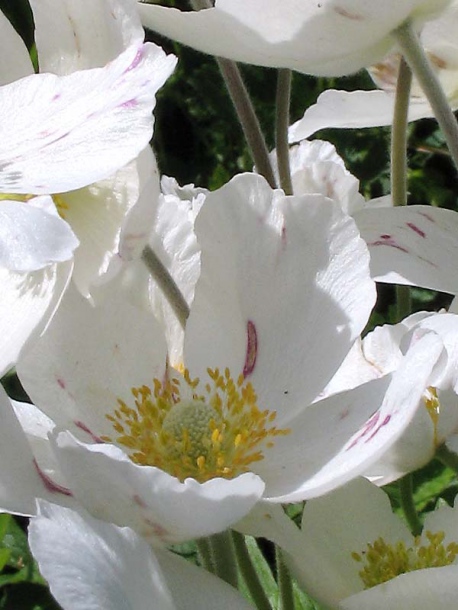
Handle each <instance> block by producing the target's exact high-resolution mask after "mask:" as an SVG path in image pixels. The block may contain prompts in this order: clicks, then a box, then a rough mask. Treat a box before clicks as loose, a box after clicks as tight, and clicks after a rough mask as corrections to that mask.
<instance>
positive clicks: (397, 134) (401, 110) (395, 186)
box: [391, 57, 412, 321]
mask: <svg viewBox="0 0 458 610" xmlns="http://www.w3.org/2000/svg"><path fill="white" fill-rule="evenodd" d="M411 84H412V71H411V69H410V68H409V65H408V64H407V62H406V61H405V59H404V58H403V57H401V61H400V63H399V73H398V80H397V84H396V96H395V102H394V114H393V126H392V129H391V197H392V199H393V205H394V206H402V205H407V130H408V125H409V122H408V117H409V101H410V88H411ZM396 308H397V321H400V320H403V319H404V318H405V317H407V316H408V315H409V314H410V313H411V311H412V300H411V295H410V288H409V286H400V285H398V286H396Z"/></svg>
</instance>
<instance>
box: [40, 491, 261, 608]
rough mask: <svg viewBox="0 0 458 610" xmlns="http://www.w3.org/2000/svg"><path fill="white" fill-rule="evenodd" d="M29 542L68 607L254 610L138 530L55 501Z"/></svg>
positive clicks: (230, 589)
mask: <svg viewBox="0 0 458 610" xmlns="http://www.w3.org/2000/svg"><path fill="white" fill-rule="evenodd" d="M29 542H30V547H31V549H32V552H33V554H34V556H35V558H36V559H37V561H38V565H39V567H40V572H41V573H42V574H43V576H44V577H45V578H46V580H47V582H48V584H49V586H50V589H51V592H52V594H53V595H54V597H55V598H56V600H57V601H58V602H59V604H60V607H62V608H63V610H87V609H88V608H101V609H102V608H103V610H125V609H126V608H130V609H131V610H145V609H146V608H151V607H152V606H151V604H152V603H154V607H155V608H160V609H161V610H194V609H195V610H200V609H201V608H210V607H213V606H214V602H215V600H217V606H218V608H220V609H222V610H233V609H240V610H249V609H250V608H252V606H251V605H250V604H249V603H248V602H247V601H246V600H245V599H244V598H243V597H242V596H241V595H240V593H238V591H236V590H235V589H234V588H233V587H231V586H229V585H228V584H226V583H225V582H223V581H222V580H220V579H219V578H217V577H216V576H213V574H210V573H209V572H207V571H206V570H204V569H200V568H198V567H196V566H195V565H192V564H191V563H190V562H188V561H186V560H184V559H182V558H181V557H179V556H178V555H175V554H173V553H171V552H169V551H166V550H163V549H156V550H155V551H153V550H152V548H151V547H150V546H149V545H148V544H147V543H146V542H145V541H144V540H142V539H141V538H139V537H138V536H137V535H136V534H135V533H134V532H133V531H132V530H129V529H128V528H119V527H116V526H114V525H111V524H108V523H103V522H101V521H97V519H94V518H93V517H91V516H90V515H88V514H87V513H85V512H84V511H82V512H80V513H78V512H75V511H72V510H70V509H68V508H62V507H60V506H55V505H53V504H49V503H47V502H41V503H40V505H39V514H38V516H37V517H35V518H34V519H33V520H32V522H31V523H30V526H29Z"/></svg>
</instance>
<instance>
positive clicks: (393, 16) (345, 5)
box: [139, 0, 449, 76]
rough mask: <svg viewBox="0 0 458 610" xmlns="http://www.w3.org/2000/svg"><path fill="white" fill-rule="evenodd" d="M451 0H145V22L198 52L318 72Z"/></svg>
mask: <svg viewBox="0 0 458 610" xmlns="http://www.w3.org/2000/svg"><path fill="white" fill-rule="evenodd" d="M448 4H449V0H384V2H383V3H380V2H367V1H365V0H322V1H321V2H315V1H314V0H281V1H280V0H216V3H215V6H214V8H208V9H205V10H201V11H198V12H197V13H193V12H182V11H179V10H176V9H172V8H164V7H161V6H151V5H149V4H146V3H140V6H139V11H140V15H141V18H142V22H143V24H144V25H145V27H148V28H151V29H153V30H155V31H157V32H159V33H161V34H163V35H165V36H169V37H170V38H173V39H175V40H178V41H179V42H182V43H183V44H187V45H189V46H191V47H193V48H195V49H198V50H199V51H203V52H205V53H210V54H212V55H217V56H220V57H227V58H228V59H233V60H235V61H242V62H245V63H249V64H256V65H260V66H271V67H275V68H292V69H293V70H297V71H299V72H305V73H307V74H316V75H318V76H338V75H342V74H349V73H351V72H356V71H358V70H359V69H360V68H363V67H365V66H369V65H370V64H373V63H375V62H376V61H379V60H381V59H382V58H383V57H384V56H385V55H386V54H387V53H388V52H389V51H390V49H392V48H393V46H394V40H393V38H392V37H391V36H390V33H391V32H392V31H393V30H394V29H396V28H397V27H398V26H400V25H401V24H402V23H403V22H404V21H406V20H407V19H413V20H414V21H415V22H418V23H419V24H421V23H423V22H424V21H425V20H428V19H431V18H433V17H434V16H435V15H437V14H438V13H440V11H441V10H443V9H444V8H445V7H446V6H447V5H448Z"/></svg>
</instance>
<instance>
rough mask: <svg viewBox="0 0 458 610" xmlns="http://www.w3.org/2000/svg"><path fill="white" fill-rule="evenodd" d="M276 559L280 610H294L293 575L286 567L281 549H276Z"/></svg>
mask: <svg viewBox="0 0 458 610" xmlns="http://www.w3.org/2000/svg"><path fill="white" fill-rule="evenodd" d="M275 559H276V565H277V581H278V592H279V596H280V603H279V605H278V610H294V590H293V581H292V580H291V574H290V571H289V570H288V566H287V565H286V563H285V561H284V559H283V554H282V552H281V549H279V548H278V546H277V547H275Z"/></svg>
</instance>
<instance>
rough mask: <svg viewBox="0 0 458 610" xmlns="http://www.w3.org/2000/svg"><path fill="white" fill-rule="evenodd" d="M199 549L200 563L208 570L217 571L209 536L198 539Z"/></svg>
mask: <svg viewBox="0 0 458 610" xmlns="http://www.w3.org/2000/svg"><path fill="white" fill-rule="evenodd" d="M196 546H197V550H198V552H199V559H200V564H201V565H202V566H203V567H204V568H205V569H206V570H208V572H212V573H213V574H214V573H215V564H214V562H213V555H212V550H211V547H210V542H209V541H208V538H200V539H199V540H196Z"/></svg>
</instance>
